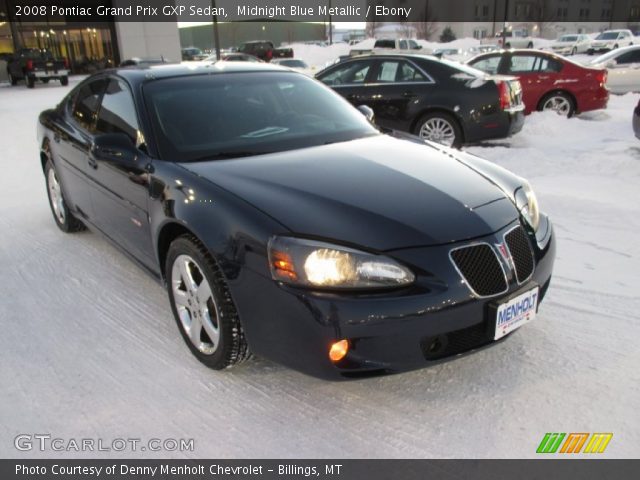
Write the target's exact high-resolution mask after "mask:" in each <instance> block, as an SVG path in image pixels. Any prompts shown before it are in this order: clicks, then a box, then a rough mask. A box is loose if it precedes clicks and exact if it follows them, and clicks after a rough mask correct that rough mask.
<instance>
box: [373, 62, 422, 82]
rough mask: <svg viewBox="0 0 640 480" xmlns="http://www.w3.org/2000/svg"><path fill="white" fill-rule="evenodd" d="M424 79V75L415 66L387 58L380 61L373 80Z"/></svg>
mask: <svg viewBox="0 0 640 480" xmlns="http://www.w3.org/2000/svg"><path fill="white" fill-rule="evenodd" d="M424 81H426V77H425V76H424V75H423V74H422V73H421V72H420V71H419V70H418V69H417V68H416V67H414V66H413V65H411V64H410V63H407V62H403V61H398V60H388V61H384V62H382V63H380V67H378V74H377V75H376V78H375V79H374V82H377V83H386V82H424Z"/></svg>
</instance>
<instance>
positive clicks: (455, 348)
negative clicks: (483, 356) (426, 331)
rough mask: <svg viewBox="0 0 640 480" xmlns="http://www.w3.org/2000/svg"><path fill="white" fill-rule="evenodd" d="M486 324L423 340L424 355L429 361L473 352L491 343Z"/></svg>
mask: <svg viewBox="0 0 640 480" xmlns="http://www.w3.org/2000/svg"><path fill="white" fill-rule="evenodd" d="M492 340H493V338H492V337H491V336H490V335H489V334H488V332H487V326H486V323H484V322H483V323H479V324H476V325H472V326H470V327H467V328H463V329H460V330H455V331H453V332H449V333H445V334H442V335H437V336H434V337H427V338H425V339H423V340H422V342H421V343H422V353H423V355H424V358H426V359H427V360H438V359H440V358H446V357H450V356H452V355H457V354H459V353H463V352H467V351H469V350H473V349H474V348H478V347H481V346H483V345H486V344H488V343H489V342H491V341H492Z"/></svg>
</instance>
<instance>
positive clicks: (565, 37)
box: [558, 35, 578, 42]
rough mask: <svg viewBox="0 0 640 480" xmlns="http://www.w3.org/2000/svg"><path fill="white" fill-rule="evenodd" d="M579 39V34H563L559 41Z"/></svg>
mask: <svg viewBox="0 0 640 480" xmlns="http://www.w3.org/2000/svg"><path fill="white" fill-rule="evenodd" d="M576 40H578V36H577V35H563V36H562V37H560V38H559V39H558V41H559V42H575V41H576Z"/></svg>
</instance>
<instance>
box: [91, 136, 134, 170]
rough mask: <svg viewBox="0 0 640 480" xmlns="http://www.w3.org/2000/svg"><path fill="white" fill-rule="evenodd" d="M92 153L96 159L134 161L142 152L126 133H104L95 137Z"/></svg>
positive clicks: (114, 161) (120, 161)
mask: <svg viewBox="0 0 640 480" xmlns="http://www.w3.org/2000/svg"><path fill="white" fill-rule="evenodd" d="M91 155H92V156H93V157H94V158H95V159H96V160H102V161H105V162H112V163H134V162H135V161H136V160H138V157H139V155H140V152H139V151H138V149H137V148H136V146H135V145H134V143H133V140H131V138H129V136H128V135H125V134H124V133H104V134H102V135H98V136H96V137H95V138H94V140H93V143H92V144H91Z"/></svg>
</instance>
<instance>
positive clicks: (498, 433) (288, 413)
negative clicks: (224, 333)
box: [0, 79, 640, 458]
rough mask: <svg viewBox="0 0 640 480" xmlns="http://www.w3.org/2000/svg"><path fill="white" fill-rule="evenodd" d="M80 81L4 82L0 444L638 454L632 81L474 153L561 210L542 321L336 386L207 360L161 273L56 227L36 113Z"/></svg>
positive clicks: (333, 452)
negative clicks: (558, 449)
mask: <svg viewBox="0 0 640 480" xmlns="http://www.w3.org/2000/svg"><path fill="white" fill-rule="evenodd" d="M76 82H77V80H73V79H72V82H71V85H70V87H69V88H71V87H72V86H73V85H74V84H75V83H76ZM67 91H68V88H64V87H60V86H59V85H58V84H57V83H55V82H53V83H51V84H49V85H40V84H39V85H37V86H36V88H35V90H27V89H26V88H25V87H24V86H18V87H13V88H12V87H8V86H1V87H0V132H1V133H0V138H1V140H0V172H1V173H0V231H1V232H2V237H1V239H0V265H2V269H1V270H0V289H1V292H2V296H1V297H0V321H1V325H2V333H1V334H0V384H1V385H2V394H1V397H0V432H2V434H1V438H0V457H3V458H6V457H18V458H25V457H30V456H49V457H51V456H53V457H56V458H60V457H63V456H80V457H87V458H90V457H95V456H99V457H110V456H113V457H115V456H122V455H121V454H118V453H95V452H94V453H85V454H77V453H74V452H69V453H54V452H50V451H49V452H45V453H41V452H38V451H32V452H25V453H22V452H18V451H17V450H15V449H14V447H13V442H14V437H15V436H16V435H18V434H22V433H27V434H42V433H49V434H51V435H52V436H54V437H61V438H66V439H69V438H87V437H90V438H101V439H104V440H105V441H106V442H107V443H110V441H111V440H113V439H115V438H141V439H150V438H194V439H195V451H194V452H188V453H180V452H173V453H171V452H169V453H159V454H155V453H150V452H146V453H130V452H128V453H127V454H126V455H125V456H127V457H130V458H136V457H153V456H163V457H166V456H171V457H206V458H220V457H253V458H261V457H263V458H264V457H361V458H368V457H418V458H424V457H490V458H505V457H534V456H535V450H536V448H537V446H538V444H539V442H540V440H541V439H542V436H543V435H544V433H545V432H613V433H614V437H613V439H612V441H611V443H610V445H609V447H608V449H607V451H606V453H605V454H604V456H606V457H611V458H612V457H627V458H632V457H635V458H637V457H638V456H639V455H640V411H639V409H638V406H639V405H640V369H639V368H638V366H639V365H640V347H639V346H638V345H639V341H640V316H639V314H638V312H639V311H640V293H639V291H640V288H639V287H640V281H639V275H638V272H640V242H639V234H638V232H639V231H640V188H639V185H640V141H638V140H637V139H636V138H635V137H634V136H633V132H632V130H631V112H632V109H633V106H634V105H635V104H636V103H637V101H638V95H628V96H625V97H613V98H612V99H611V102H610V106H609V108H608V109H607V110H606V111H602V112H597V113H593V114H589V115H584V116H583V117H581V118H574V119H570V120H567V119H562V118H559V117H557V116H555V115H554V114H534V115H533V116H531V117H529V118H528V119H527V122H526V125H525V128H524V131H523V132H521V133H520V134H518V135H516V136H515V137H513V138H511V139H509V140H505V141H501V142H494V143H492V144H488V145H485V146H480V147H473V148H470V149H469V150H470V151H472V152H474V153H476V154H479V155H482V156H484V157H487V158H489V159H491V160H493V161H495V162H497V163H498V164H500V165H503V166H505V167H507V168H509V169H511V170H513V171H514V172H516V173H518V174H521V175H523V176H525V177H527V178H529V179H530V180H531V183H532V185H533V186H534V188H535V189H536V191H537V194H538V197H539V200H540V203H541V206H542V208H543V210H545V211H546V212H548V213H549V214H550V215H551V216H552V218H553V221H554V223H555V228H556V235H557V239H558V257H557V262H556V268H555V276H554V279H553V281H552V284H551V288H550V290H549V293H548V296H547V298H546V300H545V302H544V303H543V304H542V306H541V309H540V314H539V317H538V318H537V319H536V321H535V322H533V323H532V324H530V325H527V326H525V327H523V328H522V329H521V331H519V332H517V333H516V334H514V335H513V336H512V337H511V338H509V339H508V340H507V341H506V342H503V343H501V344H499V345H497V346H495V347H494V348H490V349H486V350H483V351H481V352H478V353H477V354H474V355H471V356H467V357H465V358H462V359H458V360H456V361H452V362H449V363H446V364H442V365H440V366H435V367H432V368H428V369H423V370H420V371H415V372H411V373H407V374H402V375H395V376H388V377H383V378H373V379H368V380H362V381H353V382H347V383H328V382H324V381H320V380H316V379H314V378H311V377H307V376H304V375H302V374H300V373H297V372H294V371H292V370H289V369H287V368H284V367H281V366H279V365H275V364H272V363H270V362H268V361H266V360H262V359H257V360H254V361H253V362H250V363H248V364H246V365H244V366H242V367H241V368H238V369H236V370H234V371H228V372H224V373H220V372H214V371H210V370H208V369H206V368H205V367H203V366H202V365H200V364H199V363H198V362H197V361H196V360H195V359H194V358H193V357H192V355H191V354H190V353H189V351H188V349H187V347H186V345H184V343H183V340H182V338H180V335H179V333H178V330H177V327H176V325H175V323H174V320H173V318H172V315H171V313H170V309H169V303H168V300H167V298H166V295H165V292H164V291H163V289H162V288H161V287H160V286H159V285H157V284H156V283H155V282H154V281H153V280H152V279H150V278H149V277H147V276H146V275H145V274H144V273H143V272H142V271H140V270H139V269H138V268H137V267H136V266H134V265H133V264H132V263H131V262H130V261H129V260H127V259H126V258H125V257H124V256H122V255H121V254H120V253H119V252H117V251H116V250H115V249H114V248H112V247H111V246H110V245H109V244H108V243H106V242H105V241H104V240H102V239H101V238H99V237H98V236H97V235H94V234H91V233H81V234H76V235H65V234H63V233H61V232H60V231H59V230H58V229H57V228H56V227H55V225H54V222H53V219H52V218H51V213H50V211H49V207H48V204H47V199H46V194H45V188H44V179H43V176H42V172H41V169H40V164H39V161H38V148H37V145H36V141H35V123H36V118H37V115H38V112H40V111H41V110H42V109H44V108H47V107H50V106H53V105H54V104H56V103H57V102H58V101H59V100H60V99H61V98H62V96H63V95H64V94H65V93H66V92H67Z"/></svg>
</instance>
